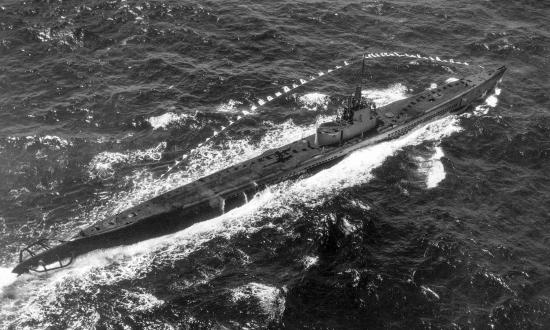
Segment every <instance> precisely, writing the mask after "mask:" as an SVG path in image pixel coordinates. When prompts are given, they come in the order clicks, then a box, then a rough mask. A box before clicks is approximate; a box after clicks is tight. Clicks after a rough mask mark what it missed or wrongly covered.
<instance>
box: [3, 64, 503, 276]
mask: <svg viewBox="0 0 550 330" xmlns="http://www.w3.org/2000/svg"><path fill="white" fill-rule="evenodd" d="M363 69H364V57H363ZM505 71H506V67H505V66H501V67H499V68H496V69H492V70H490V69H483V70H481V72H478V73H475V74H472V75H468V76H465V77H463V78H461V79H458V80H456V81H452V82H447V83H445V84H442V85H440V86H438V87H437V88H433V89H430V90H426V91H423V92H421V93H419V94H416V95H414V96H411V97H409V98H406V99H402V100H399V101H396V102H393V103H390V104H387V105H385V106H383V107H379V108H377V107H376V106H375V105H374V103H372V102H370V101H369V100H368V99H366V98H363V97H362V95H361V85H359V86H357V87H356V89H355V91H354V93H353V94H352V95H350V96H349V97H348V98H347V100H346V101H345V105H344V107H343V111H341V113H340V114H339V115H338V116H337V117H336V119H335V120H334V121H331V122H325V123H323V124H320V125H319V126H318V127H317V130H316V132H315V134H312V135H310V136H307V137H304V138H302V139H299V140H297V141H294V142H292V143H289V144H287V145H284V146H282V147H279V148H276V149H271V150H269V151H266V152H264V153H263V154H261V155H259V156H257V157H255V158H252V159H249V160H246V161H244V162H241V163H239V164H236V165H233V166H230V167H227V168H225V169H223V170H220V171H217V172H215V173H212V174H209V175H207V176H204V177H202V178H200V179H198V180H196V181H194V182H191V183H188V184H185V185H183V186H181V187H178V188H176V189H173V190H171V191H168V192H166V193H163V194H161V195H159V196H156V197H154V198H152V199H150V200H148V201H146V202H143V203H141V204H139V205H136V206H134V207H131V208H128V209H126V210H124V211H122V212H120V213H118V214H115V215H112V216H108V217H106V218H105V219H103V220H101V221H98V222H96V223H94V224H93V225H91V226H89V227H86V228H84V229H82V230H80V231H79V232H78V233H76V235H74V236H73V237H71V238H70V239H68V240H49V239H41V240H38V241H36V242H34V243H32V244H30V245H28V246H27V247H25V248H23V249H22V250H21V251H20V253H19V263H18V264H17V266H16V267H15V268H14V269H13V270H12V272H13V273H17V274H23V273H27V272H47V271H52V270H55V269H60V268H64V267H67V266H69V265H70V264H71V263H72V262H73V260H74V259H75V258H77V257H78V256H79V255H82V254H85V253H87V252H90V251H93V250H97V249H106V248H110V247H115V246H122V245H130V244H133V243H136V242H139V241H142V240H146V239H149V238H154V237H159V236H162V235H166V234H169V233H173V232H176V231H179V230H182V229H185V228H187V227H189V226H191V225H193V224H195V223H197V222H200V221H203V220H207V219H210V218H213V217H216V216H219V215H222V214H224V213H225V212H228V211H230V210H232V209H234V208H236V207H239V206H242V205H244V204H245V203H247V202H248V201H250V200H251V199H253V198H254V197H255V196H256V194H257V193H258V192H260V191H261V190H262V189H264V188H265V187H267V186H269V185H273V184H276V183H279V182H282V181H286V180H290V179H295V178H298V177H301V176H304V175H311V174H313V173H315V172H318V171H320V170H321V169H323V168H326V167H327V166H330V165H332V164H335V163H336V162H338V161H339V160H341V159H343V158H344V157H346V155H348V154H350V153H352V152H353V151H355V150H358V149H361V148H364V147H366V146H369V145H373V144H376V143H379V142H382V141H386V140H391V139H395V138H398V137H399V136H402V135H404V134H406V133H407V132H409V131H411V130H414V129H415V128H418V127H420V126H422V125H424V124H426V123H428V122H430V121H434V120H437V119H439V118H442V117H445V116H449V115H454V114H460V113H463V112H465V111H467V110H468V109H470V108H471V106H472V105H473V104H475V103H476V101H479V100H481V99H482V98H483V97H484V96H486V95H488V93H490V92H491V91H493V90H494V88H495V87H496V84H497V83H498V82H499V81H500V80H501V78H502V76H503V74H504V72H505ZM279 94H280V93H279Z"/></svg>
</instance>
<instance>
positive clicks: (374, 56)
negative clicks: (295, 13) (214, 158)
mask: <svg viewBox="0 0 550 330" xmlns="http://www.w3.org/2000/svg"><path fill="white" fill-rule="evenodd" d="M389 57H398V58H411V59H420V60H426V61H430V62H434V63H445V64H452V65H465V66H469V65H470V64H469V63H468V62H466V61H463V62H461V61H456V60H454V59H452V58H451V59H448V60H446V59H441V57H439V56H422V55H420V54H418V53H417V54H409V53H400V52H379V53H362V54H361V55H358V56H354V57H351V58H349V59H348V60H345V61H344V62H343V65H336V66H334V67H333V68H330V69H328V70H326V71H319V72H318V73H317V76H310V78H309V79H307V80H306V79H298V80H299V82H300V84H297V83H293V84H292V85H291V87H292V88H291V87H288V86H283V87H281V89H282V92H281V91H279V92H275V93H274V94H273V95H268V96H266V97H265V100H264V99H258V100H257V101H256V102H257V104H254V103H253V104H252V105H251V106H250V108H249V109H250V111H247V110H243V111H242V113H243V115H245V116H247V115H249V114H251V113H254V112H255V111H256V110H257V109H258V108H259V107H263V106H264V105H267V104H268V103H271V102H273V101H275V100H277V99H279V98H280V97H282V96H283V95H287V94H289V93H290V92H291V91H294V90H296V89H297V88H299V87H302V86H304V85H306V84H309V83H310V82H312V81H315V80H317V79H319V78H321V77H323V76H325V75H329V74H332V73H334V72H336V71H339V70H341V69H344V68H346V67H348V66H350V65H352V64H355V63H357V62H359V61H363V67H362V69H361V77H363V70H364V68H365V59H379V58H389ZM480 67H481V66H480ZM240 119H242V117H241V116H238V117H237V120H236V121H231V120H230V121H229V124H228V125H227V126H225V127H222V128H221V129H220V131H214V134H212V135H211V136H209V137H208V138H206V139H205V140H204V141H203V142H201V143H199V144H198V145H197V148H200V147H202V146H203V145H205V144H206V143H208V142H210V140H212V139H213V138H215V137H216V136H218V135H219V134H221V133H223V132H225V131H226V130H227V129H228V128H230V127H231V126H233V124H235V123H237V122H239V121H240ZM197 148H195V149H197ZM195 149H193V150H195ZM193 150H191V152H192V151H193ZM189 154H190V152H188V153H186V154H184V155H182V156H181V157H180V158H181V160H180V159H176V160H175V161H174V165H173V166H168V170H167V171H166V172H165V173H163V174H162V175H161V176H160V179H162V178H164V177H166V176H167V175H168V174H169V173H170V172H172V171H173V170H174V169H176V168H177V167H178V166H179V164H180V163H181V162H182V161H184V160H185V159H187V158H188V157H189Z"/></svg>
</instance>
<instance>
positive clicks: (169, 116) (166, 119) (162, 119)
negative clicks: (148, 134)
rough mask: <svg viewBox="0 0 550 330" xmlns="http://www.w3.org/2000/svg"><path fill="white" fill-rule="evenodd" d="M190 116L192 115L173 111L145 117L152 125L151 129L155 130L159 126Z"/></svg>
mask: <svg viewBox="0 0 550 330" xmlns="http://www.w3.org/2000/svg"><path fill="white" fill-rule="evenodd" d="M190 117H192V116H191V115H189V114H185V113H180V114H176V113H173V112H167V113H164V114H162V115H160V116H153V117H149V118H147V121H148V122H149V124H150V125H151V126H152V127H153V129H155V130H156V129H160V128H166V127H167V126H168V125H170V124H173V123H177V122H181V121H184V120H186V119H188V118H190Z"/></svg>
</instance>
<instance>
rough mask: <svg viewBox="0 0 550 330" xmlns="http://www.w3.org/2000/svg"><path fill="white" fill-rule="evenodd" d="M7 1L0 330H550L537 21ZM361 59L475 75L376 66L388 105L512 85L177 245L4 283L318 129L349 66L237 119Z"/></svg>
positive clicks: (549, 22)
mask: <svg viewBox="0 0 550 330" xmlns="http://www.w3.org/2000/svg"><path fill="white" fill-rule="evenodd" d="M0 5H1V7H0V180H1V184H0V230H1V231H2V236H1V241H0V243H1V244H2V248H1V249H0V260H1V263H0V265H1V266H2V267H1V268H0V270H1V272H0V278H1V279H0V281H1V284H2V296H1V297H2V300H1V310H0V311H1V313H0V324H1V327H2V328H12V329H20V328H29V329H33V328H37V329H43V328H51V329H58V328H85V329H89V328H97V329H119V328H130V329H132V328H134V329H139V328H151V329H172V328H192V329H195V328H215V329H217V328H249V329H255V328H314V329H351V328H445V329H454V328H478V329H479V328H481V329H492V328H496V329H544V328H548V327H550V267H549V266H550V265H549V260H550V222H549V219H550V202H549V201H550V188H549V186H550V179H549V177H550V170H549V165H550V117H549V114H548V109H549V105H550V101H549V97H548V91H547V88H548V87H549V84H548V83H549V74H548V71H549V70H548V67H549V64H550V63H549V62H550V61H549V57H548V53H549V47H550V32H549V30H548V27H549V26H550V19H549V17H550V10H549V7H550V4H549V3H548V2H545V1H462V2H449V1H419V2H415V3H411V2H409V1H364V2H354V1H339V2H315V1H302V2H294V1H293V2H290V1H244V2H243V1H204V2H182V1H133V0H129V1H104V0H96V1H72V0H69V1H14V0H9V1H6V0H1V2H0ZM365 50H366V51H368V52H392V51H399V52H403V53H404V52H408V53H414V54H416V53H420V54H422V55H423V56H439V57H441V58H445V59H450V58H453V59H456V60H459V61H461V62H463V61H466V62H468V63H469V64H470V65H469V66H465V65H448V64H446V63H443V62H431V61H416V60H411V59H400V58H384V59H377V60H369V61H367V76H368V81H367V83H366V87H365V88H366V90H367V91H366V93H367V94H368V95H369V96H370V97H372V98H373V99H374V100H375V101H376V102H377V103H378V104H379V105H381V104H385V103H388V102H390V101H392V100H397V99H400V98H404V97H406V96H407V95H411V94H413V93H416V92H419V91H421V90H424V89H426V88H428V87H429V86H430V84H432V83H441V82H442V81H444V80H446V79H448V78H451V77H460V76H461V74H466V73H468V72H469V71H470V70H472V68H473V67H478V66H479V65H483V66H489V65H501V64H504V65H507V66H508V68H509V69H508V71H507V73H506V75H505V77H504V80H503V81H502V83H501V84H500V85H499V88H498V89H497V92H496V94H498V95H496V94H495V95H490V96H489V97H488V98H487V100H486V101H485V103H483V104H480V105H479V106H477V107H476V108H475V109H473V111H472V114H471V115H469V116H462V117H459V118H457V117H452V118H447V119H444V120H440V121H438V122H436V123H433V124H431V125H429V126H428V127H424V128H422V129H420V130H419V131H417V132H414V133H412V134H410V135H409V136H406V137H403V138H401V139H399V140H397V141H393V142H390V143H384V144H381V145H378V146H374V147H370V148H367V149H364V150H360V151H358V152H356V153H354V154H352V155H351V156H350V157H348V158H347V159H346V160H344V161H343V162H342V163H340V164H337V165H335V166H334V167H333V168H330V169H328V170H326V171H324V172H322V173H319V174H318V175H316V176H313V177H310V178H303V179H300V180H296V181H293V182H285V183H283V184H280V185H277V186H274V187H270V189H268V191H266V192H264V193H263V194H261V195H260V196H258V197H257V198H256V199H255V200H253V201H252V202H251V203H250V204H248V205H246V206H244V207H242V208H240V209H237V210H234V211H232V212H230V213H228V214H226V215H224V216H223V217H220V218H217V219H212V220H210V221H207V222H204V223H201V224H199V225H196V226H194V227H192V228H189V229H188V230H184V231H182V232H179V233H175V234H173V235H170V236H168V237H162V238H159V239H155V240H151V241H147V242H143V243H140V244H136V245H133V246H130V247H125V248H117V249H110V250H106V251H97V252H94V253H91V254H89V255H87V256H84V257H82V258H79V259H78V260H77V261H76V262H75V264H74V265H73V266H72V267H70V268H69V269H66V270H63V271H58V272H55V273H52V274H48V275H32V276H29V275H25V276H21V277H19V278H17V279H15V278H14V277H13V276H11V275H10V273H9V271H10V269H11V268H12V267H13V266H14V265H15V263H16V257H17V256H16V254H17V251H18V250H19V248H21V247H22V246H24V245H26V244H29V243H31V242H33V241H34V240H35V239H37V238H39V237H57V238H66V237H69V236H71V235H72V234H74V233H75V232H77V230H78V228H80V227H82V226H86V225H89V224H91V223H93V222H95V221H98V220H100V219H102V218H103V217H104V216H105V215H106V214H111V213H113V212H116V211H120V210H122V209H124V208H127V207H129V206H131V205H135V204H136V203H139V202H140V201H143V200H146V199H147V198H150V197H153V196H155V195H157V194H159V193H161V192H164V191H167V190H169V189H171V188H174V187H177V186H179V185H181V184H184V183H186V182H189V181H190V180H193V179H196V178H198V177H200V176H202V175H204V174H206V173H209V172H211V171H214V170H216V169H220V168H223V167H225V166H228V165H230V164H233V163H236V162H239V161H241V160H244V159H247V158H249V157H252V156H253V155H257V154H259V153H261V152H262V151H264V150H267V149H269V148H273V147H276V146H279V145H282V144H284V143H286V142H290V141H292V140H294V139H297V138H300V137H301V136H303V135H305V134H307V133H310V132H312V131H313V130H314V128H315V124H316V122H319V121H321V120H327V119H329V118H330V117H331V116H333V115H334V109H335V108H337V107H338V106H339V105H340V104H341V103H342V98H343V95H345V94H346V93H348V92H349V91H350V90H351V89H350V88H352V87H353V83H354V81H356V80H354V79H356V78H357V77H356V75H355V73H356V70H357V69H358V67H357V66H354V67H351V66H350V68H349V69H342V70H340V71H338V72H336V73H335V74H334V75H331V76H330V77H326V78H323V79H317V80H316V81H315V82H313V83H311V84H309V85H308V86H307V87H306V88H301V89H297V90H296V91H295V92H291V93H289V94H288V95H287V96H284V97H283V98H282V99H281V100H278V101H276V102H274V103H271V104H269V105H267V106H264V107H259V108H258V109H257V110H255V111H253V112H251V111H250V106H251V105H252V104H253V102H256V101H257V100H258V99H260V98H261V99H265V96H266V95H271V94H273V93H275V92H276V91H280V90H281V87H282V86H285V85H291V84H293V83H297V82H299V79H301V78H307V77H309V76H312V75H315V76H316V75H317V73H318V72H319V71H321V70H325V71H326V69H328V68H333V67H334V66H335V65H342V63H343V60H345V59H348V58H350V57H354V56H358V55H360V54H361V53H362V52H363V51H365ZM230 124H232V125H231V126H229V127H228V125H230ZM225 127H228V128H225ZM224 128H225V129H224ZM220 131H221V132H222V133H220V134H217V132H220ZM175 161H177V162H178V165H177V166H176V167H174V168H173V169H172V170H170V171H169V168H170V167H171V166H173V165H174V164H175Z"/></svg>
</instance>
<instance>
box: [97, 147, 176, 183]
mask: <svg viewBox="0 0 550 330" xmlns="http://www.w3.org/2000/svg"><path fill="white" fill-rule="evenodd" d="M165 148H166V142H161V143H159V144H158V145H157V146H156V147H153V148H149V149H145V150H131V151H127V152H111V151H103V152H101V153H99V154H97V155H95V156H94V157H93V158H92V160H91V161H90V163H89V164H88V175H89V177H90V178H91V179H106V178H110V177H112V176H113V175H114V173H115V169H114V167H115V165H118V164H127V165H128V164H135V163H137V162H140V161H144V160H153V161H158V160H160V159H161V157H162V153H163V151H164V149H165Z"/></svg>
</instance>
